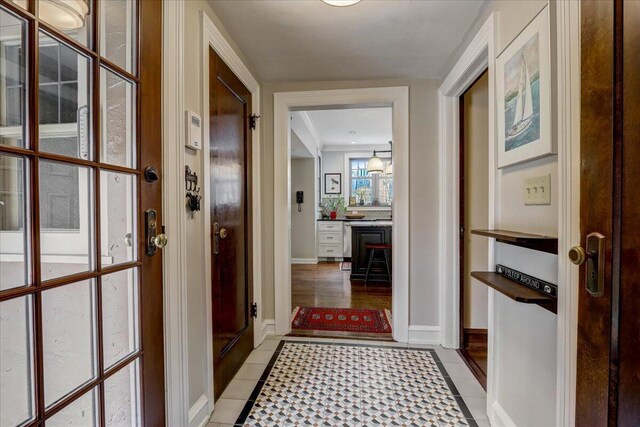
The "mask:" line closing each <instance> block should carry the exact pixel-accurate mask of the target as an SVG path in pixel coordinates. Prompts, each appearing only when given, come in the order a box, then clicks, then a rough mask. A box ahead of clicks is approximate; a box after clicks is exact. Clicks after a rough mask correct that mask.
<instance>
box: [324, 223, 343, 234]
mask: <svg viewBox="0 0 640 427" xmlns="http://www.w3.org/2000/svg"><path fill="white" fill-rule="evenodd" d="M318 231H340V232H342V223H341V222H339V221H335V222H329V221H320V222H319V223H318Z"/></svg>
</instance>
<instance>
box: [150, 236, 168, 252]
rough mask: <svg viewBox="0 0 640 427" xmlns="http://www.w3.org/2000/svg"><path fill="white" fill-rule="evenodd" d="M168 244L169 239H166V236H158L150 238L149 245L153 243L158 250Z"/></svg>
mask: <svg viewBox="0 0 640 427" xmlns="http://www.w3.org/2000/svg"><path fill="white" fill-rule="evenodd" d="M168 242H169V238H168V237H167V235H166V234H158V235H157V236H155V237H152V238H151V243H153V244H154V245H155V246H156V247H158V248H160V249H162V248H164V247H165V246H167V243H168Z"/></svg>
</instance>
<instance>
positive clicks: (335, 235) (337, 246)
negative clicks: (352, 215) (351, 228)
mask: <svg viewBox="0 0 640 427" xmlns="http://www.w3.org/2000/svg"><path fill="white" fill-rule="evenodd" d="M342 239H343V231H342V221H318V239H317V241H318V258H342V252H343V247H342V244H343V240H342Z"/></svg>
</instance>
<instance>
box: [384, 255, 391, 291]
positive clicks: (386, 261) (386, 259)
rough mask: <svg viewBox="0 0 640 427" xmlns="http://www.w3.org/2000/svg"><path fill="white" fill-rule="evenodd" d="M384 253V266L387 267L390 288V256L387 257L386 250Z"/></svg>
mask: <svg viewBox="0 0 640 427" xmlns="http://www.w3.org/2000/svg"><path fill="white" fill-rule="evenodd" d="M382 252H383V253H384V264H385V265H386V266H387V278H388V279H389V286H391V268H390V267H389V256H388V255H387V250H386V249H384V250H383V251H382Z"/></svg>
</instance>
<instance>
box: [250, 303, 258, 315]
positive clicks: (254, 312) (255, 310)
mask: <svg viewBox="0 0 640 427" xmlns="http://www.w3.org/2000/svg"><path fill="white" fill-rule="evenodd" d="M251 317H253V318H254V319H256V318H257V317H258V304H257V303H255V302H254V303H253V304H251Z"/></svg>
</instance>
